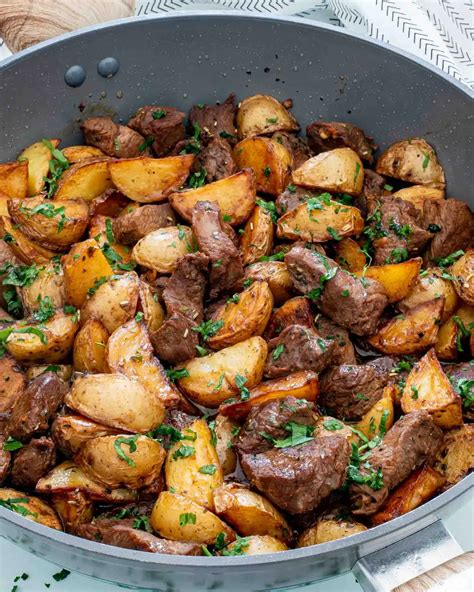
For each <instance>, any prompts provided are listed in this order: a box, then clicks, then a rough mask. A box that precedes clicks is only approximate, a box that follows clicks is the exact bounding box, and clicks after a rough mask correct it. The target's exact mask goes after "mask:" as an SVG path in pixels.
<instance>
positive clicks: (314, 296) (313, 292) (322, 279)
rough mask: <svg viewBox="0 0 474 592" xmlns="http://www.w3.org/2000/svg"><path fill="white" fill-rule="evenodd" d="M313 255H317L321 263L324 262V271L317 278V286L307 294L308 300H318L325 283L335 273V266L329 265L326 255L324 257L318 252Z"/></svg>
mask: <svg viewBox="0 0 474 592" xmlns="http://www.w3.org/2000/svg"><path fill="white" fill-rule="evenodd" d="M313 256H314V257H318V258H320V259H321V260H322V261H323V263H324V267H325V268H326V270H327V271H326V273H323V274H322V275H321V277H320V278H319V287H318V288H313V289H312V290H310V291H309V292H308V294H307V297H308V298H309V299H310V300H318V298H320V297H321V296H322V294H323V291H324V286H325V285H326V284H327V282H328V281H329V280H331V279H332V278H333V277H334V276H335V275H336V273H337V267H336V266H335V267H332V268H331V267H329V264H328V263H327V261H326V257H324V256H323V255H320V254H319V253H313Z"/></svg>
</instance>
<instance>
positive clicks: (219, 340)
mask: <svg viewBox="0 0 474 592" xmlns="http://www.w3.org/2000/svg"><path fill="white" fill-rule="evenodd" d="M272 309H273V295H272V292H271V290H270V288H269V287H268V284H267V283H266V282H258V281H257V282H253V283H252V284H251V285H250V286H249V287H248V288H246V289H245V290H244V291H243V292H241V293H240V294H239V295H238V300H237V301H236V302H234V301H231V302H228V303H227V304H224V305H223V306H222V307H221V308H220V309H219V310H218V311H217V313H216V314H215V315H214V316H213V321H214V322H217V323H220V324H221V325H222V326H221V328H220V329H219V330H218V331H217V332H216V333H215V334H214V335H212V336H211V337H210V338H209V339H208V340H207V344H208V345H209V347H210V348H211V349H214V350H218V349H223V348H224V347H230V346H231V345H235V344H236V343H239V342H240V341H245V340H246V339H249V338H250V337H252V336H254V335H261V334H262V333H263V331H264V330H265V327H266V326H267V323H268V321H269V319H270V316H271V314H272Z"/></svg>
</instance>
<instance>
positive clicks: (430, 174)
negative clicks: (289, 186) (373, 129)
mask: <svg viewBox="0 0 474 592" xmlns="http://www.w3.org/2000/svg"><path fill="white" fill-rule="evenodd" d="M375 170H376V172H377V173H379V175H387V176H388V177H394V178H395V179H401V180H402V181H408V182H409V183H414V184H417V185H427V186H428V187H434V188H435V189H444V187H445V185H446V183H445V178H444V171H443V168H442V167H441V165H440V163H439V161H438V158H437V156H436V153H435V151H434V149H433V147H432V146H430V145H429V144H428V142H426V141H425V140H423V139H422V138H412V139H410V140H402V141H401V142H396V143H395V144H392V145H391V146H389V147H388V148H387V149H386V150H385V152H383V154H381V156H380V158H379V159H378V161H377V166H376V167H375Z"/></svg>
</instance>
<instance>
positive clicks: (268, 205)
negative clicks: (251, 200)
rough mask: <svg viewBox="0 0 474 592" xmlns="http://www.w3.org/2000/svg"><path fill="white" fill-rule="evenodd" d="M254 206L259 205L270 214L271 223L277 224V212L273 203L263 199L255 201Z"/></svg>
mask: <svg viewBox="0 0 474 592" xmlns="http://www.w3.org/2000/svg"><path fill="white" fill-rule="evenodd" d="M256 204H257V205H259V206H260V207H261V208H262V209H263V210H265V211H266V212H267V213H268V214H270V216H271V219H272V222H273V223H274V224H276V223H277V222H278V212H277V210H276V206H275V202H274V201H265V200H264V199H257V200H256Z"/></svg>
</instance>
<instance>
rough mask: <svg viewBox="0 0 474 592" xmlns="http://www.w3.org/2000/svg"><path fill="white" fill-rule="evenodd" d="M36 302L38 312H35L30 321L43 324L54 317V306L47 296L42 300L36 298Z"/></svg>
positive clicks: (39, 297)
mask: <svg viewBox="0 0 474 592" xmlns="http://www.w3.org/2000/svg"><path fill="white" fill-rule="evenodd" d="M36 302H37V303H38V310H35V312H34V313H33V315H32V319H33V320H34V321H37V322H38V323H45V322H46V321H47V320H49V319H50V318H51V317H52V316H53V315H54V306H53V303H52V302H51V298H50V297H49V296H45V297H44V298H41V296H38V298H37V300H36ZM74 310H75V309H74Z"/></svg>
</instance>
